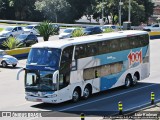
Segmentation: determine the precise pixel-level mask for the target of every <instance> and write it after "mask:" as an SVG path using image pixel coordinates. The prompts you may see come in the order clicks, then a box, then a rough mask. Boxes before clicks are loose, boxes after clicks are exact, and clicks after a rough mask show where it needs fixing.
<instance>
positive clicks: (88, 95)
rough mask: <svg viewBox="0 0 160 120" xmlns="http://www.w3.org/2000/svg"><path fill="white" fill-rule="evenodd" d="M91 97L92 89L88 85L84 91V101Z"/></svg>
mask: <svg viewBox="0 0 160 120" xmlns="http://www.w3.org/2000/svg"><path fill="white" fill-rule="evenodd" d="M90 95H91V88H90V87H89V86H88V85H87V86H86V87H85V88H84V91H83V99H88V98H89V97H90Z"/></svg>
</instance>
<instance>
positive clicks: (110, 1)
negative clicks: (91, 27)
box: [94, 0, 145, 25]
mask: <svg viewBox="0 0 160 120" xmlns="http://www.w3.org/2000/svg"><path fill="white" fill-rule="evenodd" d="M104 2H105V3H102V1H100V2H99V0H97V4H96V10H95V13H94V19H97V18H101V16H102V4H103V6H104V15H105V17H106V18H107V19H108V16H111V19H112V24H117V23H118V16H119V13H118V10H119V1H118V0H105V1H104ZM144 15H145V8H144V5H142V4H138V3H137V1H136V0H131V20H132V21H131V22H132V25H139V24H140V23H141V22H142V21H144V20H143V18H144ZM123 21H128V0H123V5H122V22H123ZM107 23H108V20H107Z"/></svg>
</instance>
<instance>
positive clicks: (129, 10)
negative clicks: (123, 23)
mask: <svg viewBox="0 0 160 120" xmlns="http://www.w3.org/2000/svg"><path fill="white" fill-rule="evenodd" d="M128 22H131V0H129V6H128Z"/></svg>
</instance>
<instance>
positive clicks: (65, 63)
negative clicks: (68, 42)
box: [59, 46, 73, 89]
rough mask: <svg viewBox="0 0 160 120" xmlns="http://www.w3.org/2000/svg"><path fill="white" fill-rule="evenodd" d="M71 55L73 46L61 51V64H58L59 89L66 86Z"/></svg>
mask: <svg viewBox="0 0 160 120" xmlns="http://www.w3.org/2000/svg"><path fill="white" fill-rule="evenodd" d="M72 56H73V46H70V47H67V48H65V49H64V50H63V52H62V58H61V64H60V72H59V73H60V80H59V89H62V88H64V87H66V86H68V84H69V81H70V71H71V63H72Z"/></svg>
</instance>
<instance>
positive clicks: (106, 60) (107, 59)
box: [94, 46, 148, 65]
mask: <svg viewBox="0 0 160 120" xmlns="http://www.w3.org/2000/svg"><path fill="white" fill-rule="evenodd" d="M141 49H142V57H145V56H146V53H147V50H148V47H147V46H146V47H143V48H135V49H132V52H137V51H140V50H141ZM130 52H131V49H130V50H124V51H119V52H113V53H107V54H103V55H97V56H94V59H99V60H100V65H104V64H110V63H115V62H119V61H128V55H129V54H130Z"/></svg>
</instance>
